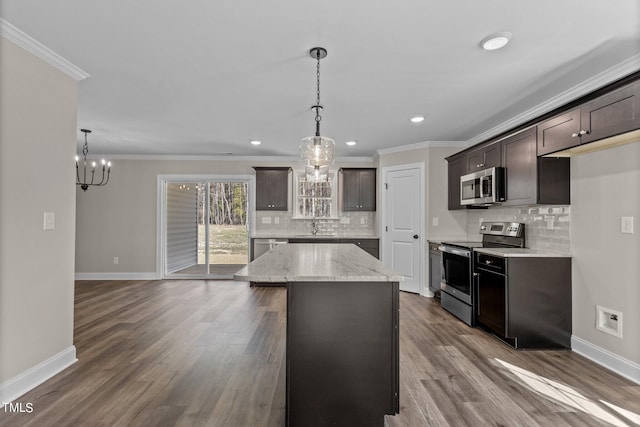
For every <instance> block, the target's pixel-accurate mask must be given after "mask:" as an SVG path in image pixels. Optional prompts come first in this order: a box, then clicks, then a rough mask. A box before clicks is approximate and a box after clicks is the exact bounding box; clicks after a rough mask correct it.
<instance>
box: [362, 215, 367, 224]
mask: <svg viewBox="0 0 640 427" xmlns="http://www.w3.org/2000/svg"><path fill="white" fill-rule="evenodd" d="M366 223H367V218H366V217H364V216H363V217H362V218H360V224H361V225H365V224H366Z"/></svg>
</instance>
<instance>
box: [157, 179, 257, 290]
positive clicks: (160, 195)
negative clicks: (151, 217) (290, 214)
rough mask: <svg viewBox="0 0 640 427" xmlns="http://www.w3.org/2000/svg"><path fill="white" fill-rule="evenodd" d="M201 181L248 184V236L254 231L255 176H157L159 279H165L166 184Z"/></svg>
mask: <svg viewBox="0 0 640 427" xmlns="http://www.w3.org/2000/svg"><path fill="white" fill-rule="evenodd" d="M202 181H234V182H247V183H249V219H248V221H249V224H248V226H247V231H248V234H249V235H250V236H251V235H252V234H253V232H254V230H255V209H253V207H254V206H255V201H256V192H255V188H256V177H255V175H158V179H157V200H158V204H157V209H156V274H157V276H158V277H159V278H161V279H166V278H167V276H166V274H165V271H166V265H165V257H164V256H163V254H164V251H165V248H166V244H167V236H166V223H167V212H166V209H165V206H166V199H167V191H166V188H167V185H166V184H167V183H187V182H202Z"/></svg>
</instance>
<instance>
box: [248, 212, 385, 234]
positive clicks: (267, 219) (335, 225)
mask: <svg viewBox="0 0 640 427" xmlns="http://www.w3.org/2000/svg"><path fill="white" fill-rule="evenodd" d="M316 224H318V227H319V231H318V234H317V235H318V236H322V235H335V234H337V235H343V234H354V235H358V236H363V235H372V236H373V235H377V234H378V230H377V225H376V213H375V212H341V213H340V216H339V218H337V219H316ZM310 230H311V219H293V218H292V217H291V213H289V212H269V211H257V212H256V225H255V231H256V233H260V234H265V233H270V232H274V234H280V233H282V232H283V231H286V233H287V234H309V233H310Z"/></svg>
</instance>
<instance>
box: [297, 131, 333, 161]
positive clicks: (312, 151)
mask: <svg viewBox="0 0 640 427" xmlns="http://www.w3.org/2000/svg"><path fill="white" fill-rule="evenodd" d="M335 150H336V143H335V141H334V140H333V139H331V138H327V137H324V136H308V137H306V138H303V139H302V142H301V143H300V161H301V162H302V163H303V164H304V165H305V166H311V167H314V166H329V165H332V164H333V163H334V162H335Z"/></svg>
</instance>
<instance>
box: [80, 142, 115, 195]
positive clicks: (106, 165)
mask: <svg viewBox="0 0 640 427" xmlns="http://www.w3.org/2000/svg"><path fill="white" fill-rule="evenodd" d="M80 131H81V132H84V145H83V146H82V161H81V160H80V157H79V156H76V185H79V186H80V188H82V190H83V191H87V189H88V188H89V187H90V186H92V185H93V186H96V187H100V186H103V185H107V183H108V182H109V175H111V162H107V161H106V160H105V159H102V161H101V164H102V178H101V179H100V182H95V175H96V162H95V160H94V161H91V165H87V154H89V144H87V134H88V133H91V131H90V130H89V129H80ZM80 163H82V179H80ZM87 168H90V169H91V170H90V171H89V173H90V174H91V178H90V179H89V181H87ZM105 173H106V175H105Z"/></svg>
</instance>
